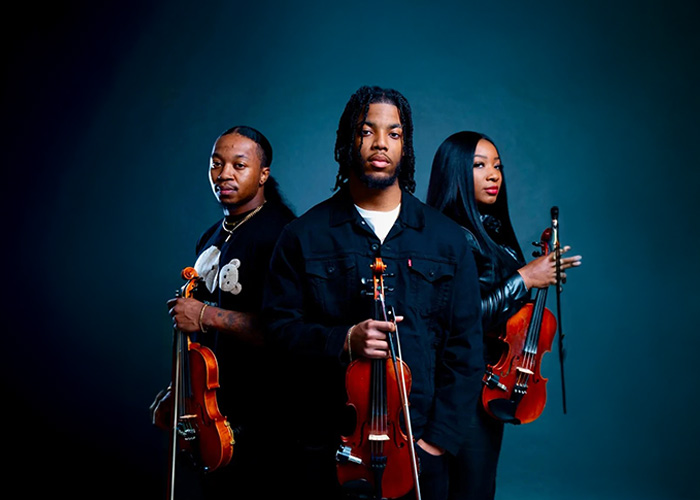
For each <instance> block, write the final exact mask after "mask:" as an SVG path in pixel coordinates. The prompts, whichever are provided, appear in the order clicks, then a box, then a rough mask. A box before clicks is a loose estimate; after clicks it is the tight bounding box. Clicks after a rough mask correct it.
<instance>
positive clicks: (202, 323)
mask: <svg viewBox="0 0 700 500" xmlns="http://www.w3.org/2000/svg"><path fill="white" fill-rule="evenodd" d="M207 307H209V306H208V305H207V304H204V303H203V304H202V308H201V309H200V310H199V320H198V325H199V331H200V332H202V333H206V332H207V331H208V330H209V329H208V328H207V326H206V324H205V320H204V313H205V311H206V310H207Z"/></svg>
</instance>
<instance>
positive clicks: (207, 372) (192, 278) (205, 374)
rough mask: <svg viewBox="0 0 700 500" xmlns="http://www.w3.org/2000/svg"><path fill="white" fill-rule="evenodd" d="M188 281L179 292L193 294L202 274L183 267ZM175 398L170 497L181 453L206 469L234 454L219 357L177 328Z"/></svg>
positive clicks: (187, 294)
mask: <svg viewBox="0 0 700 500" xmlns="http://www.w3.org/2000/svg"><path fill="white" fill-rule="evenodd" d="M182 277H183V279H185V280H187V283H186V284H185V285H184V286H183V287H182V290H181V292H180V293H178V295H180V296H183V297H192V295H193V293H194V291H195V289H196V287H197V285H198V284H199V282H200V281H201V277H200V276H198V275H197V271H196V270H195V269H194V268H193V267H186V268H185V269H183V270H182ZM172 380H173V389H172V394H173V397H174V401H173V408H174V409H175V411H174V412H173V414H172V426H171V431H172V435H171V440H170V459H171V468H170V498H171V499H172V498H174V490H175V487H174V486H175V464H176V456H177V455H178V454H182V453H184V454H186V455H187V457H188V458H189V459H190V461H191V463H192V464H193V465H194V466H195V467H196V468H199V469H200V470H202V471H203V472H212V471H214V470H216V469H218V468H220V467H223V466H225V465H227V464H228V463H229V462H230V461H231V458H232V456H233V445H234V437H233V430H232V429H231V426H230V424H229V422H228V420H227V419H226V417H224V416H223V415H222V414H221V412H220V411H219V405H218V403H217V400H216V390H217V389H218V388H219V367H218V363H217V360H216V356H215V355H214V353H213V352H212V350H211V349H209V348H208V347H206V346H203V345H201V344H199V343H197V342H192V341H191V339H190V336H189V335H188V334H186V333H184V332H182V331H180V330H178V329H174V338H173V378H172Z"/></svg>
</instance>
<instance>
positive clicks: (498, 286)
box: [464, 228, 530, 363]
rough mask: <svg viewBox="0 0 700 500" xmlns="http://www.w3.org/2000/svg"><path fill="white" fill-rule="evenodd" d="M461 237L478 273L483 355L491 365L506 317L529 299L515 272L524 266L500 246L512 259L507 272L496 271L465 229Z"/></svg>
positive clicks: (522, 281) (497, 350)
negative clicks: (471, 255)
mask: <svg viewBox="0 0 700 500" xmlns="http://www.w3.org/2000/svg"><path fill="white" fill-rule="evenodd" d="M464 234H465V236H466V237H467V241H469V245H470V246H471V248H472V253H473V254H474V260H475V261H476V267H477V271H478V273H479V288H480V290H481V318H482V325H483V330H484V342H485V345H484V348H485V351H486V352H485V355H486V359H487V362H488V363H493V362H495V361H497V360H498V357H499V356H500V352H501V347H502V346H501V343H500V342H498V341H497V340H496V339H497V337H498V335H499V334H500V333H501V332H502V331H503V328H505V324H506V321H507V320H508V318H510V317H511V316H512V315H513V314H515V313H516V312H518V311H519V310H520V308H521V307H522V306H523V305H524V304H525V302H527V300H528V299H529V297H530V292H529V290H528V289H527V286H525V280H523V278H522V276H520V273H518V271H517V270H518V269H519V268H520V267H522V266H523V265H525V263H524V262H521V261H520V259H518V258H517V256H516V255H515V253H514V252H513V251H511V250H510V249H509V248H507V247H505V246H504V247H503V248H504V249H505V250H506V251H507V252H508V253H509V254H510V255H511V256H512V257H513V264H512V266H509V267H508V268H507V269H496V268H495V267H494V265H493V264H492V262H491V260H490V259H489V258H488V255H487V254H486V250H485V249H483V248H482V247H481V245H479V242H478V240H477V239H476V237H475V236H474V235H473V234H472V233H471V232H470V231H469V230H467V229H466V228H465V229H464Z"/></svg>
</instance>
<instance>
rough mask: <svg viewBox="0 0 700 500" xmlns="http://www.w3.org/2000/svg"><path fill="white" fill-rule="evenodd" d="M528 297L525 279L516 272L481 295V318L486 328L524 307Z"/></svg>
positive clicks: (501, 321)
mask: <svg viewBox="0 0 700 500" xmlns="http://www.w3.org/2000/svg"><path fill="white" fill-rule="evenodd" d="M527 297H528V289H527V286H525V280H524V279H523V278H522V276H520V273H518V272H516V273H515V274H513V275H512V276H511V277H510V278H508V279H507V280H506V281H505V282H504V283H502V284H500V285H499V286H496V287H495V288H494V289H493V290H491V291H490V292H489V293H488V294H486V295H485V296H482V297H481V318H482V322H483V325H484V329H486V330H488V329H489V327H493V326H496V325H498V324H501V323H503V322H505V321H506V320H507V319H508V318H510V317H511V316H512V315H513V314H515V313H516V312H518V310H519V309H520V308H521V307H522V305H523V302H524V300H525V299H526V298H527Z"/></svg>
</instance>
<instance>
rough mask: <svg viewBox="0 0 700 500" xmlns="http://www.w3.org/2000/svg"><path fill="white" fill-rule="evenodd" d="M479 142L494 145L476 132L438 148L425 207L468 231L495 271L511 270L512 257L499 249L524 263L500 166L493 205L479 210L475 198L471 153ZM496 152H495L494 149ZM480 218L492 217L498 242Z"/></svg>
mask: <svg viewBox="0 0 700 500" xmlns="http://www.w3.org/2000/svg"><path fill="white" fill-rule="evenodd" d="M482 139H485V140H487V141H489V142H490V143H491V144H493V146H494V147H495V148H496V144H495V143H494V142H493V141H492V140H491V139H490V138H489V137H488V136H486V135H484V134H481V133H479V132H470V131H464V132H457V133H456V134H452V135H451V136H449V137H448V138H447V139H445V140H444V141H443V143H442V144H441V145H440V147H439V148H438V150H437V152H436V153H435V157H434V158H433V166H432V170H431V172H430V182H429V184H428V195H427V197H426V203H427V204H428V205H430V206H432V207H435V208H437V209H438V210H440V211H441V212H442V213H444V214H445V215H447V216H448V217H450V218H451V219H453V220H454V221H456V222H457V223H458V224H460V225H461V226H463V227H465V228H466V229H468V230H469V231H470V232H471V233H472V234H473V235H474V237H475V238H476V240H477V241H478V242H479V245H481V247H482V248H483V249H484V250H485V252H484V253H486V255H488V257H489V258H490V259H491V262H492V264H493V265H494V266H495V267H496V268H497V269H504V270H505V269H509V268H511V267H512V266H513V257H512V256H511V255H510V254H508V252H506V251H505V250H503V248H502V247H501V245H506V246H508V247H509V248H511V249H512V250H513V251H514V252H515V253H516V255H517V257H518V259H519V260H520V263H524V262H525V259H524V257H523V253H522V250H521V249H520V244H519V243H518V239H517V238H516V236H515V231H514V230H513V225H512V224H511V221H510V214H509V212H508V197H507V193H506V176H505V172H504V171H503V167H502V166H501V175H502V183H501V190H500V192H499V193H498V197H497V198H496V202H495V203H493V204H492V205H484V206H482V207H481V209H480V208H479V206H478V205H477V203H476V199H475V197H474V172H473V170H474V167H473V165H474V151H475V150H476V145H477V144H478V142H479V141H480V140H482ZM496 150H498V148H496ZM481 215H492V216H494V217H495V218H496V219H498V220H499V221H500V223H501V227H500V230H499V235H500V237H499V241H494V239H493V238H492V237H491V236H490V235H489V233H488V232H487V231H486V229H485V228H484V224H483V222H482V220H481Z"/></svg>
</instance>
